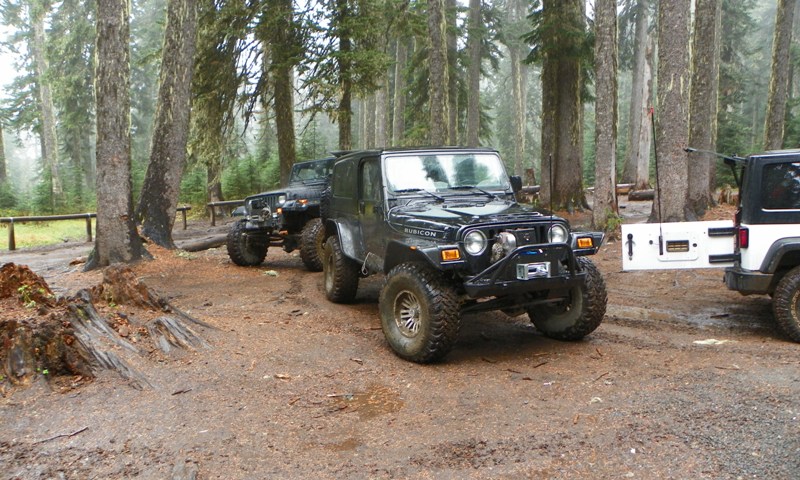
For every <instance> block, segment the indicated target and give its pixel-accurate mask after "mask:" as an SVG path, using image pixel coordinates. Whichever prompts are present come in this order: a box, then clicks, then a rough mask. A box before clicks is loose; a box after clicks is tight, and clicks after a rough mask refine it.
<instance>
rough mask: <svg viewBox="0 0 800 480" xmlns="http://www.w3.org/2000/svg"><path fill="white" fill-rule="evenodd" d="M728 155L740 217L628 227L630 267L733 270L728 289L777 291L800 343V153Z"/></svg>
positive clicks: (778, 309) (776, 308)
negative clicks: (723, 268)
mask: <svg viewBox="0 0 800 480" xmlns="http://www.w3.org/2000/svg"><path fill="white" fill-rule="evenodd" d="M723 158H724V159H725V163H727V164H728V165H730V166H731V168H732V169H733V171H734V175H735V177H736V179H737V183H738V184H739V208H738V210H737V211H736V215H735V217H734V220H733V221H712V222H678V223H661V224H658V223H650V224H634V225H623V226H622V258H623V262H622V264H623V265H622V267H623V270H648V269H650V270H660V269H672V268H710V267H725V284H726V285H727V286H728V288H730V289H731V290H736V291H738V292H741V293H742V294H743V295H749V294H768V295H770V296H772V297H773V302H772V309H773V312H774V314H775V320H776V321H777V323H778V326H779V327H780V328H781V329H782V330H783V331H784V332H785V333H786V335H788V336H789V337H790V338H791V339H792V340H794V341H796V342H800V150H780V151H770V152H765V153H760V154H757V155H750V156H749V157H747V158H740V157H723Z"/></svg>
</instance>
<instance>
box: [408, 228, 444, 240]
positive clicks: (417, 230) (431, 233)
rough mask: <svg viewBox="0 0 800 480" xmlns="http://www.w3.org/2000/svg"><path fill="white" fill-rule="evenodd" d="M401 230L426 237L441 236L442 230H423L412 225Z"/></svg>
mask: <svg viewBox="0 0 800 480" xmlns="http://www.w3.org/2000/svg"><path fill="white" fill-rule="evenodd" d="M403 232H404V233H407V234H409V235H417V236H419V237H427V238H442V237H443V233H444V232H438V231H436V230H425V229H422V228H414V227H403Z"/></svg>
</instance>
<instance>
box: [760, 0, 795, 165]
mask: <svg viewBox="0 0 800 480" xmlns="http://www.w3.org/2000/svg"><path fill="white" fill-rule="evenodd" d="M796 3H797V2H796V0H778V11H777V14H776V16H775V35H774V37H773V40H772V74H771V75H770V78H769V97H768V99H767V117H766V121H765V125H764V148H765V149H767V150H778V149H780V148H783V131H784V126H785V125H784V123H785V119H786V99H787V98H788V96H789V91H788V90H789V65H790V63H791V60H790V58H789V49H790V48H791V45H792V24H793V22H794V10H795V4H796Z"/></svg>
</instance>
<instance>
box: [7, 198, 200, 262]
mask: <svg viewBox="0 0 800 480" xmlns="http://www.w3.org/2000/svg"><path fill="white" fill-rule="evenodd" d="M191 209H192V207H191V206H190V205H185V206H182V207H178V208H177V209H176V210H177V211H179V212H181V214H182V215H183V229H184V230H186V211H187V210H191ZM96 217H97V214H96V213H74V214H70V215H45V216H41V215H40V216H30V217H0V224H2V223H7V224H8V249H9V250H10V251H14V250H16V249H17V239H16V237H15V234H14V224H16V223H34V222H55V221H60V220H83V219H85V220H86V242H87V243H89V242H91V241H92V219H93V218H96Z"/></svg>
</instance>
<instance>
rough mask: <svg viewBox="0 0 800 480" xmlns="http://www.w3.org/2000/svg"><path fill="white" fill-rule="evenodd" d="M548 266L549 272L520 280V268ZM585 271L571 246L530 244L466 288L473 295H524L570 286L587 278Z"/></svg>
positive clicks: (517, 250) (465, 283)
mask: <svg viewBox="0 0 800 480" xmlns="http://www.w3.org/2000/svg"><path fill="white" fill-rule="evenodd" d="M543 264H547V265H548V271H547V273H546V274H544V273H543V274H541V275H539V276H532V277H530V278H524V279H521V278H520V276H519V274H518V271H519V270H523V271H525V270H531V269H532V268H535V267H532V268H526V267H527V266H538V265H543ZM585 277H586V274H585V273H583V272H579V271H578V269H577V264H576V261H575V254H574V253H573V251H572V249H571V248H570V247H569V245H566V244H546V245H527V246H523V247H519V248H517V249H516V250H514V251H512V252H511V253H510V254H509V255H507V256H506V257H505V258H503V259H502V260H500V261H499V262H497V263H495V264H493V265H491V266H490V267H489V268H487V269H486V270H484V271H482V272H481V273H479V274H477V275H475V276H474V277H470V278H469V279H467V280H466V281H465V282H464V290H465V291H466V293H467V295H468V296H469V297H470V298H473V299H476V298H485V297H501V296H507V295H521V294H525V293H531V292H536V291H545V290H556V289H568V288H571V287H573V286H575V285H580V284H582V283H583V282H584V281H585Z"/></svg>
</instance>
